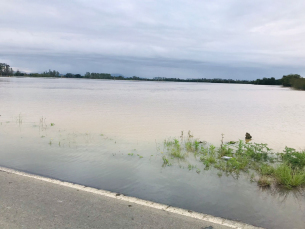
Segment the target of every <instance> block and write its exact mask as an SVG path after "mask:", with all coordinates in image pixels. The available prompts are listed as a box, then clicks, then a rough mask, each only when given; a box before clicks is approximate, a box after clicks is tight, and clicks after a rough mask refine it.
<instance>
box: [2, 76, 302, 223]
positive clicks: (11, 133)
mask: <svg viewBox="0 0 305 229" xmlns="http://www.w3.org/2000/svg"><path fill="white" fill-rule="evenodd" d="M304 101H305V94H304V93H303V92H300V91H293V90H290V89H287V88H281V87H278V86H254V85H230V84H203V83H201V84H197V83H162V82H123V81H104V80H83V79H80V80H79V79H33V78H19V79H17V78H0V115H1V116H0V164H1V165H3V166H7V167H11V168H15V169H20V170H24V171H27V172H31V173H37V174H40V175H45V176H49V177H53V178H57V179H61V180H67V181H71V182H76V183H80V184H83V185H87V186H93V187H96V188H102V189H106V190H110V191H115V192H120V193H123V194H125V195H131V196H136V197H139V198H143V199H148V200H152V201H156V202H161V203H164V204H169V205H172V206H178V207H182V208H186V209H192V210H195V211H199V212H203V213H206V214H212V215H216V216H220V217H225V218H229V219H234V220H241V221H244V222H246V223H250V224H254V225H259V226H263V227H267V228H304V217H305V213H304V212H305V211H304V210H305V202H304V196H303V193H301V192H297V191H294V192H284V191H281V190H277V191H276V190H271V189H264V190H262V189H261V188H259V187H257V185H256V184H255V183H250V182H249V177H248V176H250V175H247V174H245V175H241V176H240V177H239V179H235V178H234V177H232V176H228V177H227V176H225V175H222V176H221V177H218V176H217V171H214V170H208V171H207V170H204V166H203V165H202V167H200V166H199V165H197V167H196V169H193V168H191V169H190V170H189V168H188V164H189V163H188V162H181V163H180V164H179V163H178V164H175V165H173V166H170V167H169V166H166V167H162V166H161V165H162V163H163V161H162V156H163V153H164V148H163V140H164V139H167V138H168V137H177V134H178V135H179V133H181V131H185V133H187V131H188V130H191V131H192V133H193V134H194V135H195V136H196V137H198V138H199V139H200V140H202V141H207V142H209V143H212V144H215V145H219V144H220V140H221V134H222V133H224V134H225V140H226V141H236V140H238V139H244V136H245V133H246V132H249V133H250V134H251V135H252V136H253V140H252V142H263V143H268V145H269V146H270V147H271V148H273V149H274V150H280V151H281V150H282V149H283V148H284V147H285V146H286V145H287V146H290V147H294V148H296V149H303V148H304V146H305V143H304V141H303V138H304V137H303V136H305V128H304V127H305V121H304V120H303V115H304V114H305V103H304ZM51 123H53V125H51ZM188 160H189V161H191V160H192V158H188ZM197 169H198V170H200V172H198V170H197Z"/></svg>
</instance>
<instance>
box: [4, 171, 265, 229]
mask: <svg viewBox="0 0 305 229" xmlns="http://www.w3.org/2000/svg"><path fill="white" fill-rule="evenodd" d="M0 171H2V172H7V173H12V174H16V175H20V176H24V177H29V178H34V179H37V180H41V181H45V182H49V183H53V184H57V185H61V186H65V187H69V188H73V189H78V190H81V191H85V192H89V193H94V194H98V195H101V196H106V197H110V198H114V199H117V200H123V201H127V202H130V203H135V204H139V205H142V206H146V207H150V208H154V209H159V210H163V211H167V212H171V213H175V214H178V215H183V216H187V217H190V218H194V219H198V220H202V221H205V222H210V223H215V224H219V225H222V226H226V227H229V228H234V229H264V228H262V227H255V226H252V225H249V224H245V223H242V222H237V221H233V220H228V219H224V218H220V217H215V216H212V215H207V214H203V213H199V212H194V211H190V210H186V209H182V208H176V207H172V206H169V205H165V204H160V203H155V202H152V201H148V200H143V199H139V198H136V197H131V196H125V195H123V194H119V193H115V192H110V191H106V190H102V189H96V188H91V187H86V186H83V185H79V184H74V183H70V182H65V181H60V180H56V179H52V178H47V177H43V176H39V175H34V174H30V173H26V172H21V171H18V170H15V169H10V168H6V167H2V166H0Z"/></svg>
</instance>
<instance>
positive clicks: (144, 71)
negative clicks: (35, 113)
mask: <svg viewBox="0 0 305 229" xmlns="http://www.w3.org/2000/svg"><path fill="white" fill-rule="evenodd" d="M304 9H305V1H304V0H294V1H288V0H277V1H275V0H255V1H250V0H249V1H248V0H175V1H174V0H171V1H169V0H163V1H161V0H160V1H159V0H125V1H123V0H114V1H109V0H107V1H104V0H73V1H72V0H65V1H63V0H50V1H47V0H1V2H0V62H6V63H8V64H10V65H11V66H12V67H13V68H14V69H15V70H17V69H19V70H23V71H29V72H41V71H44V70H48V69H49V68H50V69H55V70H58V71H60V72H61V73H67V72H72V73H82V74H84V73H85V72H87V71H89V72H107V73H120V74H123V75H125V76H133V75H136V76H140V77H156V76H160V77H161V76H162V77H180V78H198V77H200V78H202V77H205V78H232V79H256V78H262V77H275V78H280V77H281V76H282V75H283V74H289V73H299V74H301V75H303V76H304V75H305V42H304V41H305V14H304Z"/></svg>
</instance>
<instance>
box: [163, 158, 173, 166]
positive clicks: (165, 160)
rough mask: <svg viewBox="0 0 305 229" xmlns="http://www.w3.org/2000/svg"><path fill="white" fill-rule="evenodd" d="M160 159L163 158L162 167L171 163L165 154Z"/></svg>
mask: <svg viewBox="0 0 305 229" xmlns="http://www.w3.org/2000/svg"><path fill="white" fill-rule="evenodd" d="M162 159H163V165H162V166H163V167H165V166H171V165H172V164H171V163H170V162H169V160H168V159H167V157H166V156H163V157H162Z"/></svg>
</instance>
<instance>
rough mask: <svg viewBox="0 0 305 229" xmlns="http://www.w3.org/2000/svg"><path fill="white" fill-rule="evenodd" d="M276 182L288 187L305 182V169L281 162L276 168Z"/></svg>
mask: <svg viewBox="0 0 305 229" xmlns="http://www.w3.org/2000/svg"><path fill="white" fill-rule="evenodd" d="M274 176H275V178H276V182H277V184H279V185H282V186H284V187H286V188H288V189H291V188H294V187H298V186H301V185H304V184H305V171H304V170H303V169H302V170H301V169H294V168H292V167H291V166H290V165H288V164H281V165H279V166H278V167H276V168H275V170H274Z"/></svg>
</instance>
